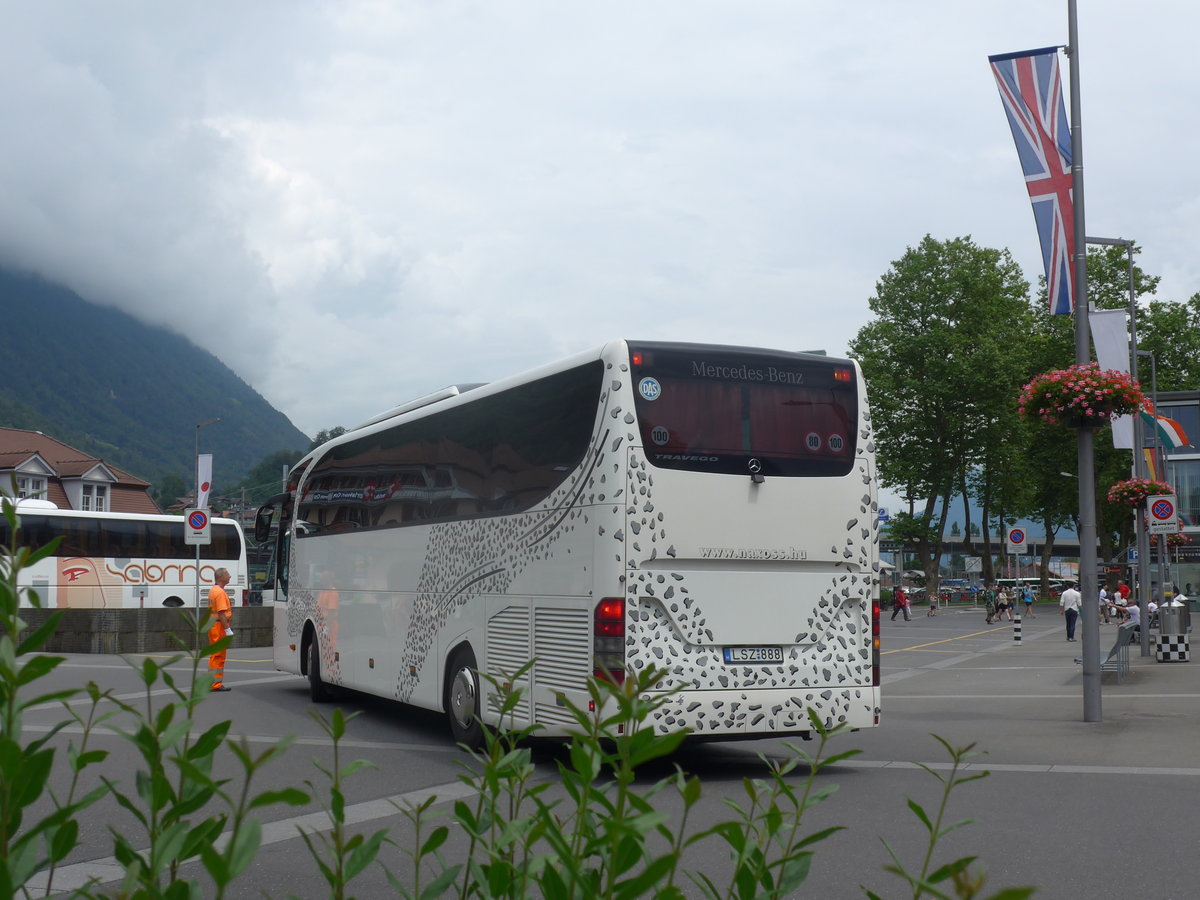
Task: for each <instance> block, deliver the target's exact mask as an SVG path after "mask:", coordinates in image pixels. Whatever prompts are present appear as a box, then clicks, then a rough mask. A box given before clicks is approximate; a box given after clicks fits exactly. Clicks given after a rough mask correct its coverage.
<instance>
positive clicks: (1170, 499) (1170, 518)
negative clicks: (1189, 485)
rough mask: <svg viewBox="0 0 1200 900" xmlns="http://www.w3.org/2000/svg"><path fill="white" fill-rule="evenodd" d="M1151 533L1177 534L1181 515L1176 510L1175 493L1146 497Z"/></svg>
mask: <svg viewBox="0 0 1200 900" xmlns="http://www.w3.org/2000/svg"><path fill="white" fill-rule="evenodd" d="M1146 509H1147V510H1148V511H1149V513H1150V515H1149V516H1148V518H1149V520H1150V529H1149V530H1150V534H1175V532H1177V531H1179V516H1178V515H1177V514H1176V510H1175V495H1174V494H1160V495H1158V496H1157V497H1147V498H1146Z"/></svg>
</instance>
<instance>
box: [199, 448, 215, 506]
mask: <svg viewBox="0 0 1200 900" xmlns="http://www.w3.org/2000/svg"><path fill="white" fill-rule="evenodd" d="M211 490H212V454H211V453H201V454H200V455H199V456H197V457H196V506H197V507H198V508H200V509H207V508H208V492H209V491H211Z"/></svg>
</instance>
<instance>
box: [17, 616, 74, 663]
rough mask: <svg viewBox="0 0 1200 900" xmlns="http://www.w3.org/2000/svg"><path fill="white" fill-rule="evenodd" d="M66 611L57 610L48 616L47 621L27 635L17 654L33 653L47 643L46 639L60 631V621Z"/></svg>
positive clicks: (18, 646) (19, 645) (18, 647)
mask: <svg viewBox="0 0 1200 900" xmlns="http://www.w3.org/2000/svg"><path fill="white" fill-rule="evenodd" d="M63 615H64V613H63V612H62V611H59V612H55V613H53V614H51V615H50V616H48V617H47V618H46V621H45V622H43V623H42V624H41V625H39V626H38V627H37V628H35V629H34V630H33V631H31V632H29V634H28V635H26V637H25V640H23V641H21V643H20V644H18V645H17V653H16V655H17V656H24V655H25V654H27V653H33V652H35V651H37V650H39V649H41V648H42V647H44V646H45V645H46V641H48V640H50V638H51V637H53V636H54V633H55V632H56V631H58V623H59V622H60V621H62V617H63Z"/></svg>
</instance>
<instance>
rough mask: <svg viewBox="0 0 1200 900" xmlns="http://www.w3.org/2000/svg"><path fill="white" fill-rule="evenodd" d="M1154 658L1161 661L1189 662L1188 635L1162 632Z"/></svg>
mask: <svg viewBox="0 0 1200 900" xmlns="http://www.w3.org/2000/svg"><path fill="white" fill-rule="evenodd" d="M1154 658H1155V659H1156V660H1158V661H1159V662H1187V661H1188V636H1187V635H1186V634H1160V635H1159V636H1158V647H1157V649H1156V650H1155V654H1154Z"/></svg>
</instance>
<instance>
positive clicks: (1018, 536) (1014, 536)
mask: <svg viewBox="0 0 1200 900" xmlns="http://www.w3.org/2000/svg"><path fill="white" fill-rule="evenodd" d="M1008 552H1009V553H1017V554H1020V553H1024V552H1025V529H1024V528H1020V527H1016V528H1010V529H1008Z"/></svg>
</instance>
